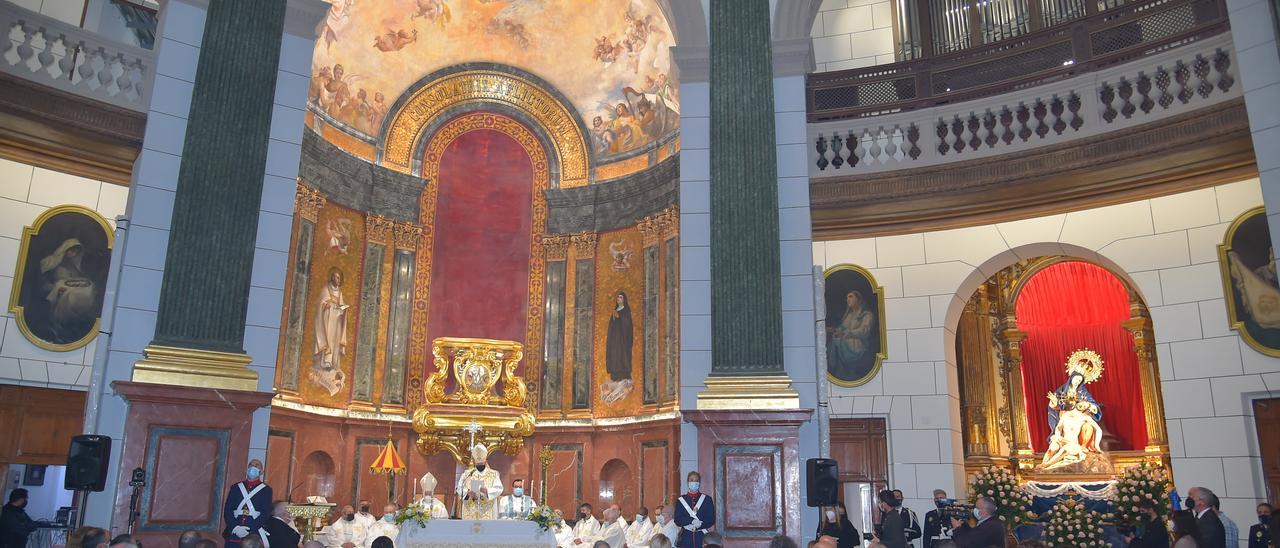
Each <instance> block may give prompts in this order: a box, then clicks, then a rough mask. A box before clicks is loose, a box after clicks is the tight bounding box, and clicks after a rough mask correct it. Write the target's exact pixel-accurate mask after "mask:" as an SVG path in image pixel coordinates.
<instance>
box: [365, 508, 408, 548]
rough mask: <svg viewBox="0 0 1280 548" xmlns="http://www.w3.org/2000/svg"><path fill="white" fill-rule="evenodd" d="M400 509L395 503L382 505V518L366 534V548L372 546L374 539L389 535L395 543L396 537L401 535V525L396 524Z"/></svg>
mask: <svg viewBox="0 0 1280 548" xmlns="http://www.w3.org/2000/svg"><path fill="white" fill-rule="evenodd" d="M399 510H400V507H399V506H396V505H395V503H391V504H388V505H386V506H383V507H382V518H380V519H378V521H375V522H374V523H373V526H371V527H369V533H368V534H367V535H365V541H364V542H365V544H364V545H365V548H372V547H373V541H374V540H377V538H378V537H387V538H389V539H391V541H392V543H393V545H394V542H395V540H396V537H397V536H399V535H400V526H399V525H396V512H397V511H399Z"/></svg>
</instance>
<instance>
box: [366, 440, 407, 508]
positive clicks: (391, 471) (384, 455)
mask: <svg viewBox="0 0 1280 548" xmlns="http://www.w3.org/2000/svg"><path fill="white" fill-rule="evenodd" d="M406 470H407V469H406V467H405V465H404V459H401V458H400V454H399V453H396V446H395V444H394V443H392V441H391V434H387V446H386V447H383V448H382V451H381V452H379V453H378V457H377V458H375V459H373V464H371V465H369V471H371V472H373V473H375V474H386V475H387V501H388V502H394V501H395V487H394V486H395V476H396V475H397V474H403V473H405V472H406Z"/></svg>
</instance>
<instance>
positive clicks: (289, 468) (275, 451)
mask: <svg viewBox="0 0 1280 548" xmlns="http://www.w3.org/2000/svg"><path fill="white" fill-rule="evenodd" d="M296 458H297V457H296V456H294V454H293V436H286V435H280V434H278V433H275V432H272V433H271V434H270V435H268V436H267V469H266V470H265V471H264V473H263V475H262V477H263V478H265V479H266V481H267V483H269V484H273V485H275V486H277V487H275V489H276V491H275V497H276V498H278V499H283V498H287V497H288V496H289V493H290V491H291V490H292V488H293V483H294V482H295V481H297V480H295V479H293V459H296Z"/></svg>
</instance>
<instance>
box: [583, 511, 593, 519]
mask: <svg viewBox="0 0 1280 548" xmlns="http://www.w3.org/2000/svg"><path fill="white" fill-rule="evenodd" d="M581 514H582V519H586V518H589V517H591V512H590V511H589V510H583V511H582V512H581Z"/></svg>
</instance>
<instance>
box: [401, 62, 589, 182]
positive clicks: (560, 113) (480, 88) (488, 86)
mask: <svg viewBox="0 0 1280 548" xmlns="http://www.w3.org/2000/svg"><path fill="white" fill-rule="evenodd" d="M470 103H498V104H504V105H508V106H511V107H515V108H516V109H519V110H520V111H522V112H524V113H526V114H528V115H529V116H530V117H531V118H533V119H534V120H535V121H536V122H537V123H538V125H540V126H542V128H543V130H545V131H546V132H547V134H548V135H549V136H550V138H551V141H552V147H553V148H554V149H555V150H554V152H555V154H556V156H558V158H559V160H560V172H561V175H560V187H561V188H571V187H576V186H582V185H585V184H587V180H588V175H589V168H588V167H587V153H588V152H587V143H586V139H585V136H584V135H583V134H582V132H581V131H580V130H579V128H578V124H577V123H575V121H574V118H573V114H572V113H571V112H569V110H568V109H567V108H565V106H564V105H563V104H561V103H560V102H559V101H557V100H556V99H555V97H553V96H551V94H549V93H547V91H546V90H544V89H542V88H540V87H538V86H537V85H534V84H533V83H531V82H528V81H526V80H524V79H521V78H518V77H515V76H511V75H509V74H503V73H500V72H495V71H488V70H474V71H467V72H460V73H458V74H451V75H449V76H445V77H443V78H440V79H439V80H436V81H434V82H432V83H430V84H428V85H427V86H425V87H423V88H422V89H420V90H418V91H416V92H414V94H413V95H412V96H410V97H409V100H408V101H406V102H405V103H404V106H403V107H401V108H400V110H399V111H397V112H395V113H394V114H393V115H392V120H391V125H390V127H389V128H388V129H387V133H386V136H385V138H384V141H383V147H384V148H383V152H382V164H383V165H385V166H387V167H389V168H391V169H394V170H396V171H400V172H403V173H412V169H413V168H412V165H413V151H415V150H421V149H422V144H423V140H424V139H427V138H429V137H430V136H429V135H424V133H425V129H426V127H427V125H428V124H429V123H431V122H432V121H433V120H435V119H436V117H438V116H440V114H441V113H443V112H445V111H447V110H448V109H450V108H453V107H455V106H458V105H463V104H470Z"/></svg>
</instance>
